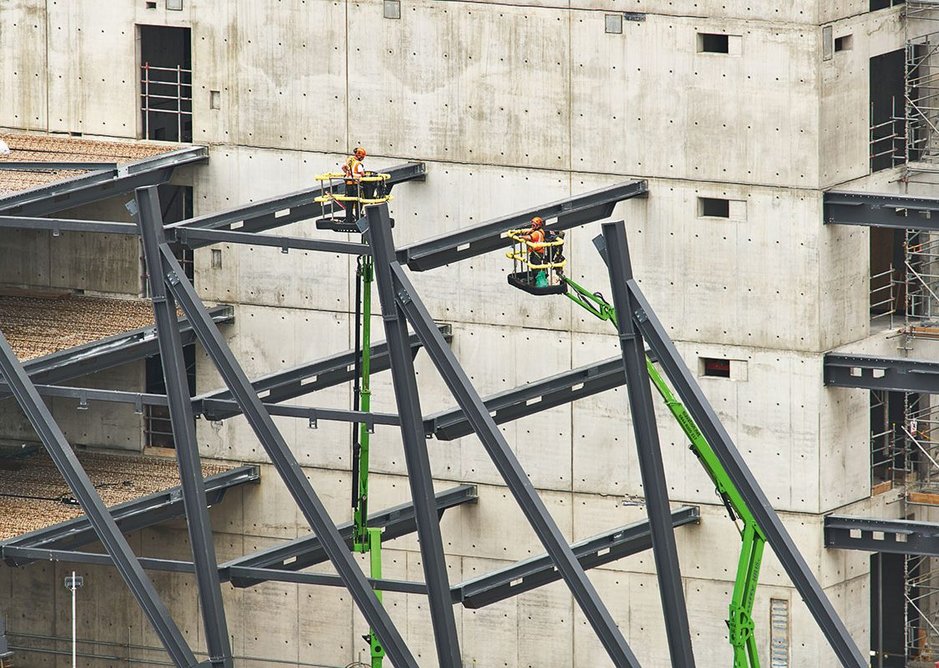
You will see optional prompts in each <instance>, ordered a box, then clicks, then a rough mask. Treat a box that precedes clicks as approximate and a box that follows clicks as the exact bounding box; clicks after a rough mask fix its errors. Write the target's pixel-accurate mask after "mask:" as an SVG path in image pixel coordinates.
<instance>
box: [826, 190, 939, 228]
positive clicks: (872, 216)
mask: <svg viewBox="0 0 939 668" xmlns="http://www.w3.org/2000/svg"><path fill="white" fill-rule="evenodd" d="M824 218H825V224H826V225H865V226H868V227H889V228H893V229H899V230H905V229H910V230H929V231H932V232H935V231H939V199H936V198H934V197H912V196H910V195H887V194H877V193H853V192H844V191H837V190H832V191H829V192H826V193H825V195H824Z"/></svg>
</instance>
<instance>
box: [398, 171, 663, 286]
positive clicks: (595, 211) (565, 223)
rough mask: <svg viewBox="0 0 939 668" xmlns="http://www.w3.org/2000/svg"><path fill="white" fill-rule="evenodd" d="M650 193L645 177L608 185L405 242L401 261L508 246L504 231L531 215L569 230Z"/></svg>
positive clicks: (431, 261) (428, 261)
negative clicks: (452, 230)
mask: <svg viewBox="0 0 939 668" xmlns="http://www.w3.org/2000/svg"><path fill="white" fill-rule="evenodd" d="M647 193H648V183H647V182H646V181H628V182H626V183H620V184H617V185H614V186H608V187H606V188H601V189H599V190H594V191H592V192H589V193H584V194H583V195H576V196H574V197H569V198H567V199H563V200H559V201H557V202H552V203H551V204H544V205H542V206H538V207H533V208H531V209H527V210H525V211H519V212H517V213H513V214H510V215H508V216H503V217H501V218H496V219H493V220H489V221H486V222H484V223H481V224H479V225H476V226H473V227H469V228H464V229H460V230H456V231H454V232H450V233H447V234H443V235H440V236H438V237H435V238H433V239H428V240H426V241H420V242H418V243H416V244H412V245H411V246H405V247H404V248H401V249H399V250H398V251H397V255H398V261H399V262H401V263H402V264H407V266H408V268H410V269H412V270H414V271H426V270H428V269H433V268H435V267H442V266H443V265H445V264H450V263H452V262H458V261H460V260H465V259H467V258H471V257H476V256H477V255H482V254H483V253H488V252H490V251H494V250H498V249H500V248H508V247H509V246H511V245H512V243H513V242H512V240H511V239H509V238H508V237H506V236H505V233H506V232H507V231H508V230H511V229H516V228H521V227H527V226H528V224H529V222H530V221H531V218H532V216H541V217H542V218H544V219H545V220H546V221H547V220H548V219H555V222H553V223H551V224H546V227H547V228H548V229H552V230H567V229H570V228H572V227H577V226H578V225H585V224H586V223H590V222H593V221H595V220H602V219H603V218H608V217H609V216H610V215H611V214H612V213H613V207H615V206H616V203H617V202H621V201H623V200H626V199H630V198H633V197H644V196H646V194H647Z"/></svg>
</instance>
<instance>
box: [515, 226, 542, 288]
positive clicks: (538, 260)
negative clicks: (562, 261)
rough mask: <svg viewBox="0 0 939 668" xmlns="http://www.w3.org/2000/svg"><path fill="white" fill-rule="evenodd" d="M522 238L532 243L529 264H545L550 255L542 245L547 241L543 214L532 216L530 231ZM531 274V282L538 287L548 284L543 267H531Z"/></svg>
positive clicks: (529, 249)
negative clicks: (535, 268)
mask: <svg viewBox="0 0 939 668" xmlns="http://www.w3.org/2000/svg"><path fill="white" fill-rule="evenodd" d="M521 238H522V239H524V240H525V241H527V242H528V243H529V244H530V245H529V246H528V264H529V266H531V265H538V264H545V260H546V259H547V257H548V254H547V252H546V250H547V249H545V248H544V246H541V245H540V244H543V243H544V242H545V230H544V219H543V218H542V217H541V216H535V217H534V218H532V219H531V224H530V226H529V228H528V232H526V233H525V234H523V235H521ZM529 275H530V277H531V278H530V280H531V283H532V284H533V285H535V286H536V287H544V286H545V285H547V274H546V273H545V271H544V270H543V269H537V270H534V269H530V270H529Z"/></svg>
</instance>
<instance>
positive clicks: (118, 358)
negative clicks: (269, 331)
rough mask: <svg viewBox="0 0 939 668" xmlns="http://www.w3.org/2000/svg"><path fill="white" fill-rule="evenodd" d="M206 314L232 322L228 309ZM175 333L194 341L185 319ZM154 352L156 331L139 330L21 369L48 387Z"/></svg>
mask: <svg viewBox="0 0 939 668" xmlns="http://www.w3.org/2000/svg"><path fill="white" fill-rule="evenodd" d="M210 313H211V314H212V319H213V320H214V321H215V322H216V323H218V324H225V323H231V322H233V321H234V310H233V309H232V307H231V306H216V307H214V308H212V309H210ZM179 331H180V334H181V335H182V337H183V343H184V345H187V344H189V343H192V342H193V341H195V335H194V334H193V331H192V327H191V326H190V324H189V323H188V322H187V321H186V320H185V319H180V321H179ZM158 352H159V345H158V342H157V338H156V327H154V326H151V327H142V328H140V329H135V330H132V331H130V332H125V333H123V334H117V335H115V336H111V337H108V338H106V339H100V340H98V341H92V342H90V343H86V344H84V345H81V346H75V347H74V348H69V349H67V350H62V351H60V352H56V353H52V354H51V355H44V356H43V357H37V358H36V359H32V360H29V361H28V362H24V363H23V368H25V369H26V372H27V373H28V374H29V378H30V380H32V381H33V382H36V383H45V384H47V385H48V384H55V383H61V382H63V381H66V380H69V379H71V378H78V377H79V376H84V375H87V374H89V373H94V372H96V371H102V370H103V369H109V368H111V367H114V366H119V365H121V364H125V363H127V362H132V361H135V360H139V359H143V358H145V357H150V356H152V355H155V354H157V353H158ZM7 395H9V391H8V390H7V389H6V386H5V385H3V384H2V383H0V397H3V396H7Z"/></svg>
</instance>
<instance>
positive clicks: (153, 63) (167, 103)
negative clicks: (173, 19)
mask: <svg viewBox="0 0 939 668" xmlns="http://www.w3.org/2000/svg"><path fill="white" fill-rule="evenodd" d="M137 30H138V34H139V36H140V41H139V43H140V112H141V122H142V124H143V133H142V134H143V137H144V138H145V139H159V140H163V141H178V142H191V141H192V49H191V31H190V29H189V28H168V27H164V26H146V25H141V26H137Z"/></svg>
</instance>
